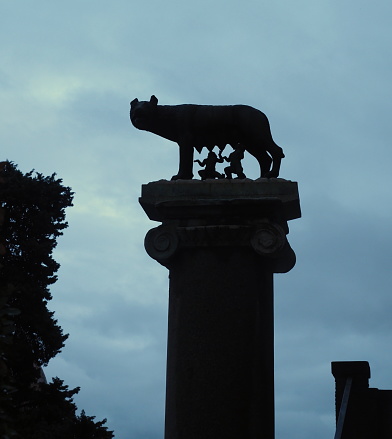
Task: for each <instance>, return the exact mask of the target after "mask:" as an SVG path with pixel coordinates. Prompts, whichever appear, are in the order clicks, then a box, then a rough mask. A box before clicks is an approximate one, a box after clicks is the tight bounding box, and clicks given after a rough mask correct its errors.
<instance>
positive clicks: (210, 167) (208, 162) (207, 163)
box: [194, 151, 225, 180]
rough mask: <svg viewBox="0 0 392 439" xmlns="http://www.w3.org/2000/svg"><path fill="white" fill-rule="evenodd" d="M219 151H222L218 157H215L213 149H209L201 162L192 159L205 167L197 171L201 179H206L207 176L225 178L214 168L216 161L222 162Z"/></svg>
mask: <svg viewBox="0 0 392 439" xmlns="http://www.w3.org/2000/svg"><path fill="white" fill-rule="evenodd" d="M221 153H222V151H220V152H219V157H217V155H216V154H215V153H214V151H210V152H209V153H208V156H207V158H206V159H204V160H203V161H202V162H201V161H200V160H194V162H195V163H198V164H199V165H200V166H203V167H205V169H201V170H200V171H199V175H200V177H201V179H202V180H206V179H207V178H225V176H224V174H221V173H220V172H218V171H217V170H216V169H215V168H216V164H217V163H223V157H222V156H221Z"/></svg>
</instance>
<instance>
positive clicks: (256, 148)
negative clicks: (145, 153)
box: [130, 96, 284, 180]
mask: <svg viewBox="0 0 392 439" xmlns="http://www.w3.org/2000/svg"><path fill="white" fill-rule="evenodd" d="M130 118H131V122H132V124H133V125H134V126H135V127H136V128H138V129H139V130H145V131H150V132H151V133H154V134H157V135H158V136H161V137H164V138H165V139H168V140H172V141H173V142H176V143H178V145H179V147H180V165H179V170H178V173H177V175H174V176H173V177H172V180H177V179H186V180H189V179H192V177H193V153H194V149H196V150H197V151H198V152H201V150H202V149H203V148H204V147H206V148H207V149H208V150H209V151H212V150H213V148H214V147H215V146H218V148H219V149H220V151H223V150H224V148H225V147H226V145H231V146H233V147H234V146H235V145H237V144H238V143H240V144H241V145H243V148H244V150H245V151H247V152H249V153H250V154H251V155H253V156H254V157H255V158H256V159H257V161H258V163H259V166H260V176H261V177H267V178H272V177H278V176H279V170H280V163H281V160H282V158H283V157H284V154H283V150H282V148H280V147H279V146H278V145H277V144H276V143H275V142H274V141H273V139H272V135H271V130H270V125H269V122H268V119H267V116H266V115H265V114H264V113H262V112H261V111H259V110H257V109H255V108H253V107H249V106H247V105H193V104H185V105H158V99H157V98H156V97H155V96H151V99H150V101H139V100H138V99H134V100H133V101H132V102H131V110H130ZM271 165H272V168H271Z"/></svg>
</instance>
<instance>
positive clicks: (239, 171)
mask: <svg viewBox="0 0 392 439" xmlns="http://www.w3.org/2000/svg"><path fill="white" fill-rule="evenodd" d="M233 148H234V151H233V152H232V153H231V154H230V155H229V157H222V159H224V160H226V161H227V162H230V166H227V167H226V168H225V174H226V177H227V178H229V179H230V180H231V179H232V178H233V176H232V174H236V175H237V179H243V178H246V175H245V174H244V170H243V168H242V163H241V160H242V159H243V158H244V148H243V146H242V145H240V144H239V143H238V144H237V145H234V147H233Z"/></svg>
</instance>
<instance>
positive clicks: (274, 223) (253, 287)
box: [140, 179, 301, 439]
mask: <svg viewBox="0 0 392 439" xmlns="http://www.w3.org/2000/svg"><path fill="white" fill-rule="evenodd" d="M140 204H141V205H142V207H143V209H144V210H145V212H146V213H147V215H148V217H149V218H150V219H152V220H154V221H160V222H162V225H160V226H158V227H156V228H153V229H151V230H150V231H149V232H148V233H147V235H146V239H145V247H146V251H147V253H148V254H149V255H150V256H151V257H152V258H154V259H155V260H157V261H158V262H159V263H161V264H162V265H164V266H165V267H167V268H168V269H169V271H170V274H169V278H170V292H169V327H168V356H167V381H166V424H165V439H216V438H225V439H239V438H241V439H261V438H263V439H274V327H273V326H274V325H273V273H277V272H279V273H283V272H287V271H289V270H290V269H291V268H292V267H293V266H294V264H295V254H294V252H293V250H292V249H291V247H290V245H289V243H288V241H287V238H286V235H287V234H288V232H289V230H288V225H287V221H289V220H291V219H294V218H299V217H300V215H301V211H300V205H299V197H298V188H297V183H295V182H291V181H287V180H283V179H259V180H255V181H253V180H247V179H245V180H205V181H199V180H177V181H165V180H162V181H157V182H152V183H149V184H146V185H143V187H142V196H141V198H140Z"/></svg>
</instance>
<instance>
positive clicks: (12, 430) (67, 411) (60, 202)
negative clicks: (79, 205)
mask: <svg viewBox="0 0 392 439" xmlns="http://www.w3.org/2000/svg"><path fill="white" fill-rule="evenodd" d="M72 199H73V193H72V191H71V189H70V188H69V187H65V186H63V185H62V180H61V179H57V178H56V175H55V174H53V175H51V176H49V177H45V176H43V175H42V174H40V173H35V172H34V171H31V172H29V173H27V174H23V173H22V172H21V171H19V170H18V169H17V167H16V166H15V165H14V164H13V163H11V162H1V163H0V403H1V404H0V407H1V408H0V425H3V431H0V433H1V436H0V437H1V438H8V437H9V438H11V437H13V436H14V437H16V438H23V439H35V438H37V439H38V438H40V439H45V438H47V439H69V438H70V439H95V438H96V439H110V438H112V437H113V434H112V432H110V431H107V428H106V427H104V426H103V424H104V423H105V422H106V420H104V421H101V422H97V423H95V422H94V421H93V419H94V417H86V415H85V414H84V412H82V414H81V415H80V416H77V414H76V409H77V408H76V405H75V404H74V403H73V396H74V395H75V394H76V393H77V392H78V391H79V388H76V389H73V390H69V389H68V387H67V386H65V385H64V384H63V382H62V381H61V380H60V379H58V378H55V379H53V381H52V382H51V383H49V384H47V383H46V380H43V379H42V366H45V365H47V364H48V362H49V360H50V359H52V358H53V357H55V356H56V354H58V353H59V352H60V350H61V349H62V348H63V346H64V342H65V340H66V339H67V337H68V335H67V334H64V333H63V331H62V329H61V327H60V326H59V324H58V322H57V320H56V319H55V318H54V313H53V312H52V311H49V309H48V308H47V304H48V302H49V301H50V300H51V298H52V296H51V293H50V291H49V286H50V285H52V284H53V283H54V282H56V280H57V276H56V272H57V270H58V268H59V264H58V263H57V262H56V261H55V260H54V259H53V250H54V248H55V247H56V245H57V238H58V237H59V236H60V235H62V233H63V230H64V229H65V228H66V227H67V226H68V224H67V222H66V221H65V209H66V208H67V207H69V206H72ZM84 425H89V426H90V430H89V433H86V434H84V433H83V435H81V434H79V433H78V431H82V430H81V428H82V426H84Z"/></svg>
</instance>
